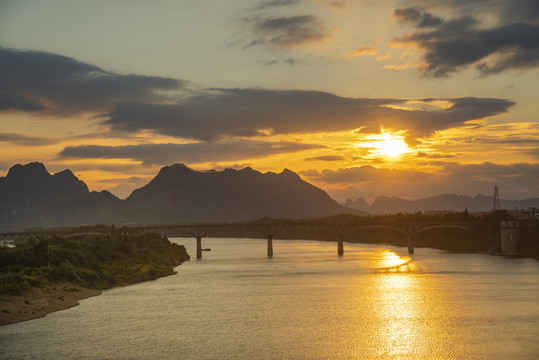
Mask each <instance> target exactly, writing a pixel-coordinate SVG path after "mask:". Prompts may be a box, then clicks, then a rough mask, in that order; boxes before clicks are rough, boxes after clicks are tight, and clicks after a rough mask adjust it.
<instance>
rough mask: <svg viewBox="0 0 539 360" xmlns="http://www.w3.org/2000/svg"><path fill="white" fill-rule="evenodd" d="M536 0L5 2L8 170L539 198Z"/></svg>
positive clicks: (98, 185) (113, 185)
mask: <svg viewBox="0 0 539 360" xmlns="http://www.w3.org/2000/svg"><path fill="white" fill-rule="evenodd" d="M538 69H539V5H538V2H537V1H535V0H467V1H464V0H455V1H426V0H395V1H391V0H387V1H371V0H356V1H353V0H343V1H330V0H311V1H307V0H266V1H264V0H261V1H253V0H242V1H240V0H229V1H217V0H211V1H210V0H199V1H188V0H185V1H172V0H170V1H164V0H161V1H152V2H149V1H128V0H117V1H90V0H88V1H84V0H79V1H70V0H61V1H60V0H49V1H47V2H44V1H38V0H36V1H31V0H26V1H17V0H14V1H11V0H4V1H2V2H0V154H1V156H0V176H5V174H6V173H7V171H8V170H9V168H10V167H11V166H13V165H15V164H25V163H28V162H32V161H39V162H43V163H44V164H45V165H46V167H47V169H48V170H49V172H51V173H54V172H58V171H62V170H64V169H66V168H69V169H71V170H72V171H73V172H74V173H75V174H76V175H77V176H78V177H79V178H80V179H81V180H83V181H84V182H86V183H87V184H88V186H89V188H90V189H91V190H105V189H107V190H109V191H111V192H113V193H114V194H116V195H117V196H119V197H126V196H128V195H129V193H130V192H131V191H132V190H133V189H135V188H138V187H141V186H143V185H144V184H146V183H147V182H148V181H150V180H151V179H152V178H153V176H155V175H156V174H157V172H158V170H159V169H160V168H161V167H162V166H165V165H171V164H174V163H184V164H186V165H188V166H189V167H191V168H193V169H197V170H203V169H218V170H220V169H224V168H227V167H231V168H242V167H245V166H251V167H252V168H254V169H256V170H259V171H261V172H267V171H274V172H280V171H282V170H283V169H284V168H288V169H290V170H292V171H295V172H297V173H298V174H299V175H300V176H301V177H302V178H303V179H304V180H306V181H308V182H311V183H313V184H315V185H317V186H319V187H321V188H322V189H324V190H326V191H327V192H328V193H329V194H330V195H331V196H332V197H334V198H335V199H336V200H338V201H344V200H345V199H346V198H352V199H356V198H359V197H364V198H366V199H367V200H369V201H370V200H372V199H373V198H375V197H376V196H379V195H387V196H399V197H403V198H409V199H416V198H422V197H427V196H433V195H438V194H442V193H457V194H463V195H472V196H473V195H476V194H478V193H483V194H488V195H490V194H491V193H492V192H493V188H494V185H498V187H499V189H500V196H501V197H502V198H506V199H524V198H530V197H538V196H539V181H537V179H539V161H538V159H539V146H538V145H539V121H538V120H539V119H538V115H537V114H539V101H538V95H537V94H538V93H539V91H538V90H539V85H538V84H539V71H538Z"/></svg>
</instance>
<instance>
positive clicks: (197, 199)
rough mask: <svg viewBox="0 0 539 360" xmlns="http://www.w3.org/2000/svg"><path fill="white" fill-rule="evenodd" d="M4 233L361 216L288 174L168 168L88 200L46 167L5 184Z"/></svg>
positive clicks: (1, 180) (83, 189)
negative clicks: (123, 191)
mask: <svg viewBox="0 0 539 360" xmlns="http://www.w3.org/2000/svg"><path fill="white" fill-rule="evenodd" d="M0 199H2V201H1V202H0V227H2V229H24V228H28V227H32V226H60V225H83V224H115V225H129V224H170V223H181V222H199V221H238V220H251V219H258V218H261V217H265V216H268V217H273V218H281V217H282V218H312V217H323V216H329V215H335V214H339V213H360V212H359V211H357V210H353V209H347V208H346V207H344V206H342V205H340V204H339V203H337V202H336V201H335V200H333V199H332V198H330V196H329V195H328V194H327V193H326V192H324V191H323V190H321V189H319V188H317V187H315V186H313V185H311V184H309V183H307V182H305V181H303V180H302V179H301V178H300V177H299V176H298V175H297V174H296V173H294V172H292V171H290V170H287V169H285V170H284V171H283V172H281V173H280V174H276V173H272V172H268V173H265V174H263V173H261V172H258V171H256V170H253V169H251V168H249V167H247V168H244V169H242V170H233V169H226V170H224V171H195V170H192V169H190V168H188V167H187V166H185V165H183V164H175V165H172V166H165V167H163V168H162V169H161V170H160V171H159V173H158V174H157V175H156V176H155V178H153V179H152V180H151V181H150V182H149V183H148V184H146V185H145V186H143V187H142V188H140V189H137V190H135V191H133V192H132V193H131V195H130V196H129V197H128V198H127V199H125V200H121V199H118V198H117V197H116V196H114V195H113V194H111V193H110V192H108V191H101V192H95V191H92V192H90V191H89V190H88V187H87V186H86V184H85V183H84V182H83V181H81V180H79V179H78V178H77V177H76V176H75V175H74V174H73V173H72V172H71V171H70V170H64V171H62V172H59V173H56V174H54V175H51V174H50V173H49V172H48V171H47V170H46V168H45V165H43V164H41V163H37V162H34V163H29V164H26V165H15V166H13V167H12V168H11V169H10V170H9V171H8V174H7V175H6V177H0Z"/></svg>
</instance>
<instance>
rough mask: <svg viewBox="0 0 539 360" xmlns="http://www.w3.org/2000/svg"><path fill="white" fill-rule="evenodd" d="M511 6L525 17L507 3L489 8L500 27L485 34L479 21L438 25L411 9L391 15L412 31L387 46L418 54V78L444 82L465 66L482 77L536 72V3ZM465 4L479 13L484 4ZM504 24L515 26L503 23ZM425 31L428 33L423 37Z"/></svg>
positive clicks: (465, 19) (439, 21) (440, 22)
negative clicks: (421, 60) (405, 47)
mask: <svg viewBox="0 0 539 360" xmlns="http://www.w3.org/2000/svg"><path fill="white" fill-rule="evenodd" d="M517 2H518V3H519V4H521V5H522V8H524V9H527V11H522V9H518V10H515V8H518V5H517V4H514V3H512V2H511V3H510V2H507V1H501V2H499V3H498V4H497V5H492V9H497V14H498V17H499V19H500V23H499V24H498V25H496V26H493V27H491V28H483V27H481V26H480V25H481V23H480V22H479V20H477V19H476V18H475V17H473V16H469V15H467V16H460V17H456V18H454V19H450V20H447V21H444V20H443V19H441V18H439V17H436V16H435V15H432V14H430V13H428V12H425V11H422V10H419V9H418V8H417V7H410V8H402V9H397V10H395V17H396V18H397V19H398V20H399V21H404V22H407V23H411V24H413V25H414V26H415V27H416V28H417V29H418V30H417V31H416V32H415V33H412V34H408V35H404V36H402V37H401V38H398V39H395V40H394V41H393V42H392V43H393V44H407V45H414V46H417V47H419V48H421V49H423V50H424V60H425V62H426V67H425V68H424V69H423V70H424V73H425V74H426V75H429V76H434V77H445V76H448V75H450V74H452V73H454V72H457V71H459V70H461V69H463V68H466V67H468V66H470V65H475V66H476V68H477V69H478V70H479V71H480V73H481V74H483V75H489V74H495V73H499V72H502V71H505V70H511V69H512V70H526V69H536V68H539V2H538V1H536V0H534V1H528V0H521V1H517ZM466 4H467V5H466V6H472V5H475V6H478V7H481V6H486V5H487V4H490V2H489V1H483V2H481V1H475V2H474V1H471V2H466ZM453 6H455V7H458V6H464V3H461V2H456V3H455V4H453ZM492 9H488V10H487V11H492ZM502 10H503V11H502ZM509 20H511V21H515V22H508V23H506V21H509ZM527 21H529V22H527ZM425 27H431V28H433V27H434V29H433V30H430V31H426V30H423V28H425Z"/></svg>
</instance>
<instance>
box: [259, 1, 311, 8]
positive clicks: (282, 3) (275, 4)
mask: <svg viewBox="0 0 539 360" xmlns="http://www.w3.org/2000/svg"><path fill="white" fill-rule="evenodd" d="M301 2H302V0H268V1H262V2H260V4H258V5H257V6H256V9H267V8H274V7H280V6H290V5H298V4H300V3H301Z"/></svg>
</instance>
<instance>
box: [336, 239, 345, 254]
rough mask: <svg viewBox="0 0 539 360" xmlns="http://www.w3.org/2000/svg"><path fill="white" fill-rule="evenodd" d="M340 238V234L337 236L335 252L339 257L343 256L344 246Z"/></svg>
mask: <svg viewBox="0 0 539 360" xmlns="http://www.w3.org/2000/svg"><path fill="white" fill-rule="evenodd" d="M342 238H343V236H342V234H339V235H337V252H338V253H339V255H342V254H344V245H343V239H342Z"/></svg>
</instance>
